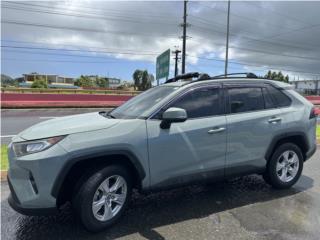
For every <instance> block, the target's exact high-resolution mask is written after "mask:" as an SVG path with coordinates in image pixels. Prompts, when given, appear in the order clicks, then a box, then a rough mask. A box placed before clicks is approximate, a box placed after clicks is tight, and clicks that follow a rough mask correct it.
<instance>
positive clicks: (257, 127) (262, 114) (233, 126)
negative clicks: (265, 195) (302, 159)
mask: <svg viewBox="0 0 320 240" xmlns="http://www.w3.org/2000/svg"><path fill="white" fill-rule="evenodd" d="M225 95H226V103H227V105H226V110H227V115H226V120H227V154H226V176H230V175H231V176H232V175H238V174H241V173H243V174H246V173H251V172H257V171H260V170H263V169H264V168H265V166H266V161H265V159H264V156H265V153H266V151H267V148H268V146H269V144H270V143H271V140H272V138H273V136H274V135H275V134H276V133H277V132H278V131H279V130H280V129H281V112H280V110H279V109H277V108H276V106H275V104H274V103H273V101H272V99H271V98H270V96H269V95H268V93H267V89H266V86H264V85H263V84H261V85H249V84H241V85H225Z"/></svg>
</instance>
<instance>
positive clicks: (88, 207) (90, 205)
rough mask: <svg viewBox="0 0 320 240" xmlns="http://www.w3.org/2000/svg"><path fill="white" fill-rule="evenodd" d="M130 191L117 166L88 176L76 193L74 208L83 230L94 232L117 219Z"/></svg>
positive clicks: (126, 175) (122, 170)
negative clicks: (83, 227)
mask: <svg viewBox="0 0 320 240" xmlns="http://www.w3.org/2000/svg"><path fill="white" fill-rule="evenodd" d="M131 190H132V186H131V181H130V175H129V173H128V171H127V170H126V169H125V168H123V167H121V166H108V167H105V168H103V169H101V170H98V171H96V172H94V173H92V174H91V175H90V176H89V177H88V178H87V179H86V180H85V181H84V182H83V183H82V185H81V186H80V187H79V188H78V190H76V192H75V193H74V196H73V205H74V209H75V211H76V214H77V215H78V216H79V218H80V221H81V223H82V224H83V225H84V226H85V228H86V229H87V230H89V231H92V232H98V231H101V230H103V229H105V228H107V227H109V226H111V225H112V224H114V223H115V222H116V221H117V220H118V219H119V218H120V217H121V215H122V214H123V212H124V210H125V208H126V206H127V204H128V202H129V199H130V196H131Z"/></svg>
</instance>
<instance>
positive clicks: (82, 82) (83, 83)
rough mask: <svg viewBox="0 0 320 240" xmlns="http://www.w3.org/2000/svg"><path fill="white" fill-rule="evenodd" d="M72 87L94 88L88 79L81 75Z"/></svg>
mask: <svg viewBox="0 0 320 240" xmlns="http://www.w3.org/2000/svg"><path fill="white" fill-rule="evenodd" d="M74 85H76V86H79V87H94V83H93V81H92V80H91V79H90V78H89V77H87V76H83V75H81V76H80V78H78V79H77V80H76V81H75V82H74Z"/></svg>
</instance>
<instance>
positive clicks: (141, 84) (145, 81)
mask: <svg viewBox="0 0 320 240" xmlns="http://www.w3.org/2000/svg"><path fill="white" fill-rule="evenodd" d="M132 77H133V81H134V90H136V89H137V90H139V91H145V90H147V89H149V88H151V87H152V82H153V81H154V76H153V75H152V74H149V73H148V71H147V70H139V69H137V70H135V71H134V73H133V75H132Z"/></svg>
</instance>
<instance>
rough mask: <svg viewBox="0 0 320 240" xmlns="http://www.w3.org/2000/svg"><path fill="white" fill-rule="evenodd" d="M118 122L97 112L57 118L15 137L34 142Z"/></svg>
mask: <svg viewBox="0 0 320 240" xmlns="http://www.w3.org/2000/svg"><path fill="white" fill-rule="evenodd" d="M119 121H120V120H118V119H110V118H106V117H104V116H101V115H100V114H99V113H98V112H94V113H85V114H78V115H71V116H66V117H58V118H55V119H51V120H48V121H44V122H41V123H38V124H36V125H33V126H32V127H30V128H27V129H26V130H24V131H23V132H21V133H20V134H19V135H18V136H17V139H19V138H23V139H25V140H34V139H41V138H48V137H54V136H61V135H68V134H72V133H79V132H88V131H94V130H99V129H106V128H110V127H112V126H114V125H116V124H117V123H119ZM14 140H15V139H13V141H14Z"/></svg>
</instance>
